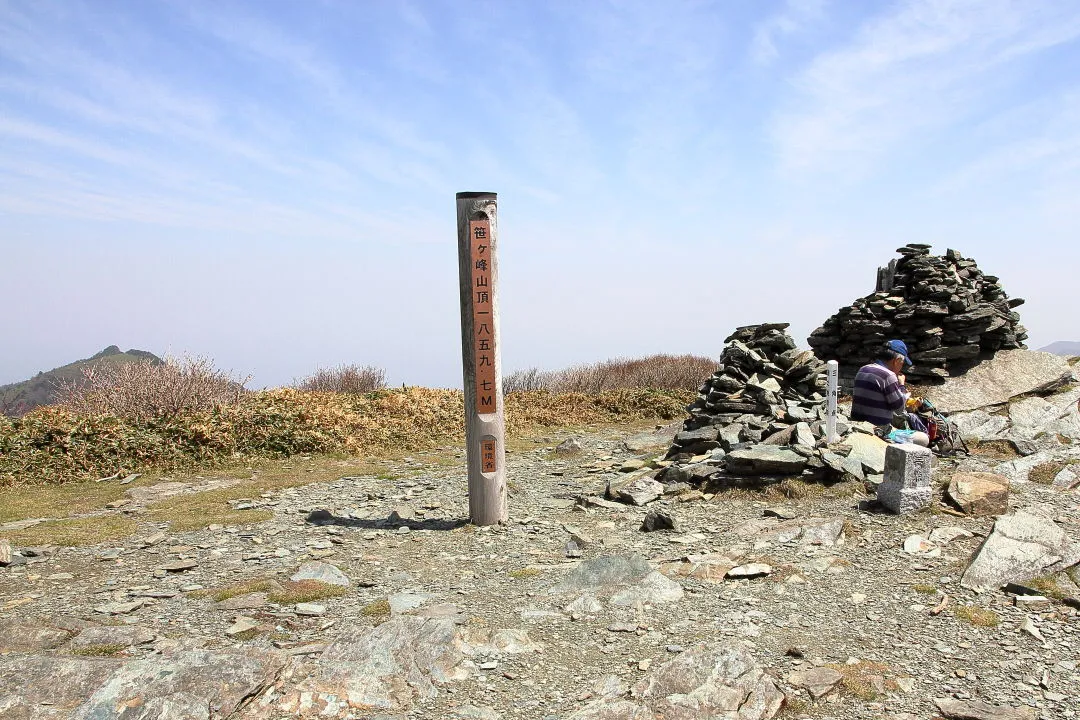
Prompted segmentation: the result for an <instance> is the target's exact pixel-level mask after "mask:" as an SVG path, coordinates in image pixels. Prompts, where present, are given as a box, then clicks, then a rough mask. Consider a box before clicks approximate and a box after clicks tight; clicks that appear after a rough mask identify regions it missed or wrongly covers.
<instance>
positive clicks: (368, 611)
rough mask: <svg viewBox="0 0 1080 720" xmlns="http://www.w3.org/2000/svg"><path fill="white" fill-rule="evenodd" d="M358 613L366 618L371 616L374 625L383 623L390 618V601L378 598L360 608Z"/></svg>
mask: <svg viewBox="0 0 1080 720" xmlns="http://www.w3.org/2000/svg"><path fill="white" fill-rule="evenodd" d="M360 614H361V615H363V616H364V617H366V618H371V620H372V621H373V622H374V623H375V624H376V625H378V624H380V623H384V622H386V621H387V620H389V619H390V614H391V611H390V601H389V600H387V599H386V598H380V599H379V600H376V601H375V602H371V603H368V604H367V605H365V606H364V607H362V608H360Z"/></svg>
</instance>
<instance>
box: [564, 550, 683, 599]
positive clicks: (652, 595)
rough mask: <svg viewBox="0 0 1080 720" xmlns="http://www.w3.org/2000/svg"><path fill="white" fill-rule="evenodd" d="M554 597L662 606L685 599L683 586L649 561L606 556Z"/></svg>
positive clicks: (589, 563) (578, 571)
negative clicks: (576, 597) (588, 596)
mask: <svg viewBox="0 0 1080 720" xmlns="http://www.w3.org/2000/svg"><path fill="white" fill-rule="evenodd" d="M548 593H549V594H551V595H570V594H576V595H580V594H582V593H588V594H589V595H592V596H595V597H598V598H605V597H606V598H609V601H610V602H611V604H612V605H623V606H637V605H646V604H648V605H662V604H664V603H669V602H675V601H677V600H679V599H681V598H682V596H683V589H682V585H680V584H679V583H677V582H675V581H673V580H670V579H669V578H667V577H665V576H664V575H663V574H661V573H659V572H657V571H655V570H653V569H652V566H651V565H649V563H648V562H647V561H646V560H645V558H643V557H640V556H637V555H630V556H622V555H605V556H603V557H598V558H593V559H591V560H586V561H585V562H583V563H581V564H580V565H578V566H577V567H576V568H574V569H573V570H571V571H570V573H569V574H568V575H567V576H566V577H565V578H564V579H563V580H562V582H560V583H558V584H557V585H555V586H554V587H552V588H551V589H550V590H548Z"/></svg>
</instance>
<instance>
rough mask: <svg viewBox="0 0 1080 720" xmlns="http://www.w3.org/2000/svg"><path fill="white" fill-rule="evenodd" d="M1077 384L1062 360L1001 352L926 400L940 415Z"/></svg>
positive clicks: (1025, 352)
mask: <svg viewBox="0 0 1080 720" xmlns="http://www.w3.org/2000/svg"><path fill="white" fill-rule="evenodd" d="M1074 380H1076V377H1075V375H1074V374H1073V370H1072V368H1071V367H1069V363H1068V362H1067V361H1066V360H1065V358H1063V357H1061V356H1059V355H1053V354H1051V353H1046V352H1038V351H1035V350H1002V351H999V352H998V353H997V354H995V355H994V357H992V358H991V359H989V360H984V361H983V362H981V363H979V364H978V365H976V366H975V367H973V368H971V369H970V370H968V371H967V372H966V373H964V374H963V375H960V376H959V377H954V378H949V379H948V380H946V381H945V384H943V385H939V386H937V387H933V388H930V390H929V391H927V393H926V397H927V399H928V400H930V401H931V402H932V403H934V406H935V407H937V409H938V410H941V411H942V412H959V411H961V410H974V409H975V408H981V407H986V406H988V405H1000V404H1002V403H1005V402H1008V401H1009V399H1010V398H1014V397H1016V396H1017V395H1024V394H1026V393H1040V392H1048V391H1050V390H1053V389H1054V388H1057V387H1061V386H1062V385H1064V384H1066V383H1068V382H1072V381H1074Z"/></svg>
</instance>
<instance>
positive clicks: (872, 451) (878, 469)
mask: <svg viewBox="0 0 1080 720" xmlns="http://www.w3.org/2000/svg"><path fill="white" fill-rule="evenodd" d="M842 444H843V445H847V446H848V447H850V448H851V452H850V453H849V454H848V456H847V457H848V459H849V460H858V461H859V462H860V463H861V464H862V466H863V469H864V470H865V471H866V472H872V473H878V474H880V473H883V472H885V450H886V449H888V447H889V443H887V442H885V441H884V440H882V439H881V438H879V437H877V436H876V435H868V434H867V433H860V432H853V433H851V434H850V435H848V436H847V437H846V438H844V441H843V443H842Z"/></svg>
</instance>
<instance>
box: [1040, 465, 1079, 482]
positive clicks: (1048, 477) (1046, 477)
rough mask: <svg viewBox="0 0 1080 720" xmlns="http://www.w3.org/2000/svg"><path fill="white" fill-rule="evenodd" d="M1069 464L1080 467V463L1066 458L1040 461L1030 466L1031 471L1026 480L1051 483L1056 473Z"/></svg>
mask: <svg viewBox="0 0 1080 720" xmlns="http://www.w3.org/2000/svg"><path fill="white" fill-rule="evenodd" d="M1070 466H1072V467H1073V468H1078V467H1080V463H1074V462H1069V461H1066V460H1051V461H1050V462H1045V463H1041V464H1039V465H1036V466H1035V467H1033V468H1031V472H1030V473H1029V474H1028V480H1030V481H1031V482H1033V483H1039V484H1040V485H1052V484H1053V483H1054V478H1055V477H1057V474H1058V473H1059V472H1061V471H1062V470H1064V469H1065V468H1067V467H1070Z"/></svg>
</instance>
